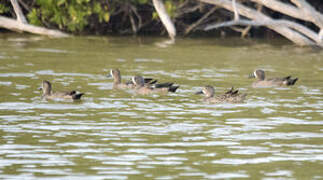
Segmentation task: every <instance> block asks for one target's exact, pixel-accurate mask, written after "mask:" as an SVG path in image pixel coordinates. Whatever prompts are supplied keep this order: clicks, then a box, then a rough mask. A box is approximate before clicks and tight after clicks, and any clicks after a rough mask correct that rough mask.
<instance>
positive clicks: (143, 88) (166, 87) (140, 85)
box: [132, 76, 179, 95]
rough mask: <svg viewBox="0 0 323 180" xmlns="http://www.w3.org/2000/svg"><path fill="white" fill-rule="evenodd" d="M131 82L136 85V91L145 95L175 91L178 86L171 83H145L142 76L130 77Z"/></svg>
mask: <svg viewBox="0 0 323 180" xmlns="http://www.w3.org/2000/svg"><path fill="white" fill-rule="evenodd" d="M132 82H133V84H134V85H135V86H136V89H135V90H136V93H138V94H141V95H147V94H152V93H168V92H175V91H176V90H177V88H178V87H179V86H173V83H161V84H154V85H151V86H149V85H145V80H144V78H143V77H142V76H134V77H132Z"/></svg>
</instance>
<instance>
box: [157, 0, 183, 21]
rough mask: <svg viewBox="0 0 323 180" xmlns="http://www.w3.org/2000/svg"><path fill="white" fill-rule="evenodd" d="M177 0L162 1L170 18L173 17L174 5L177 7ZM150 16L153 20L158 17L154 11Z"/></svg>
mask: <svg viewBox="0 0 323 180" xmlns="http://www.w3.org/2000/svg"><path fill="white" fill-rule="evenodd" d="M179 2H182V1H179ZM179 2H178V1H175V2H174V1H173V0H167V1H164V3H165V8H166V11H167V14H168V15H169V16H170V17H171V18H174V17H175V13H176V7H177V5H178V3H179ZM152 18H153V19H155V20H156V19H158V14H157V12H156V11H155V12H153V14H152Z"/></svg>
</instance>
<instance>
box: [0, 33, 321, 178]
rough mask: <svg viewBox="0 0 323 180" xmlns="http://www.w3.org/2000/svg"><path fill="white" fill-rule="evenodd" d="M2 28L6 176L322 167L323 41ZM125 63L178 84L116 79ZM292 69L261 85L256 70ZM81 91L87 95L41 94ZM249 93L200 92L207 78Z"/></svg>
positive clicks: (287, 173)
mask: <svg viewBox="0 0 323 180" xmlns="http://www.w3.org/2000/svg"><path fill="white" fill-rule="evenodd" d="M162 40H163V39H161V38H133V37H115V38H110V37H83V38H79V37H74V38H70V39H47V38H43V37H37V36H28V35H23V36H17V35H12V34H2V35H0V135H1V136H0V179H37V178H38V179H44V178H51V179H144V178H147V179H225V178H227V179H322V178H323V171H322V167H323V116H322V115H323V92H322V91H323V86H322V82H323V53H322V52H317V51H315V50H312V49H308V48H298V47H295V46H293V45H290V44H288V43H286V42H285V44H282V43H281V42H271V43H269V42H258V41H255V40H241V39H215V38H209V39H201V38H197V39H189V38H187V39H178V40H177V42H176V44H175V45H170V46H168V47H166V46H163V47H161V46H159V45H158V43H160V42H161V41H162ZM111 68H119V69H120V70H121V73H122V75H123V80H124V81H125V80H127V79H129V78H130V77H131V76H132V75H136V74H141V75H143V76H145V77H152V78H157V79H158V80H159V81H160V82H167V81H172V82H175V83H177V84H179V85H180V88H179V90H178V92H177V93H175V94H169V95H151V96H139V95H135V94H133V92H131V91H117V90H113V89H112V80H111V79H108V78H107V77H106V74H107V73H109V70H110V69H111ZM256 68H262V69H264V70H265V71H266V72H267V75H268V76H286V75H293V76H296V77H299V81H298V82H297V83H296V85H295V86H293V87H282V88H268V89H253V88H251V83H252V81H253V80H251V79H248V78H247V77H248V74H249V73H252V71H253V70H254V69H256ZM45 79H46V80H49V81H51V82H52V83H53V88H54V89H58V90H59V89H63V90H69V89H70V90H71V89H76V90H78V91H81V92H85V96H84V99H83V100H82V101H80V102H69V101H46V100H42V99H41V98H40V92H39V91H38V90H37V88H38V87H40V84H41V81H42V80H45ZM208 84H210V85H213V86H215V87H216V93H222V92H224V91H225V90H227V89H229V88H231V86H234V87H236V88H239V89H240V91H241V92H246V93H248V96H247V100H246V102H245V103H241V104H217V105H210V104H205V103H203V102H202V101H201V100H202V97H201V96H198V95H194V92H196V91H198V90H200V87H202V86H204V85H208Z"/></svg>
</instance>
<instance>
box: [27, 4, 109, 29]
mask: <svg viewBox="0 0 323 180" xmlns="http://www.w3.org/2000/svg"><path fill="white" fill-rule="evenodd" d="M27 17H28V19H29V22H30V23H31V24H35V25H41V24H46V25H54V26H58V28H59V29H63V30H68V31H71V32H81V31H82V30H83V29H84V28H85V27H86V26H87V25H88V24H89V19H90V18H91V17H97V19H98V21H99V22H100V23H101V22H109V20H110V13H109V11H108V6H107V5H106V4H104V3H102V4H101V3H100V1H93V0H92V1H91V0H36V6H35V7H33V9H32V11H30V12H29V14H28V16H27Z"/></svg>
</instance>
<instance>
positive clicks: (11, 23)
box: [0, 16, 69, 37]
mask: <svg viewBox="0 0 323 180" xmlns="http://www.w3.org/2000/svg"><path fill="white" fill-rule="evenodd" d="M0 27H4V28H6V29H10V30H12V31H26V32H30V33H34V34H40V35H46V36H51V37H68V36H69V35H68V34H65V33H63V32H60V31H57V30H50V29H46V28H42V27H37V26H33V25H30V24H23V23H20V22H18V21H16V20H13V19H10V18H6V17H3V16H0Z"/></svg>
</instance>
